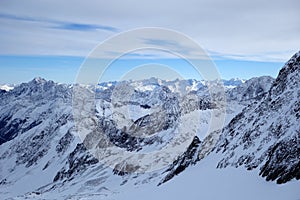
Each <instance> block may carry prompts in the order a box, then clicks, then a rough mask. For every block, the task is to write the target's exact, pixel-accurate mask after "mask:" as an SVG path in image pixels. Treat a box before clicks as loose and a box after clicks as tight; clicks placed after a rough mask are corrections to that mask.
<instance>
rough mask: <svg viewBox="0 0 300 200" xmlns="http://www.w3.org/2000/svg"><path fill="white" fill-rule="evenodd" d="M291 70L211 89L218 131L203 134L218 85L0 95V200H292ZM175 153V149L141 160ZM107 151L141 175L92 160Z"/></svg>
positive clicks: (154, 82)
mask: <svg viewBox="0 0 300 200" xmlns="http://www.w3.org/2000/svg"><path fill="white" fill-rule="evenodd" d="M299 63H300V53H297V54H295V55H294V56H293V57H292V58H291V59H290V60H289V61H288V62H287V63H286V65H285V66H284V67H283V69H282V70H281V71H280V73H279V75H278V77H277V78H276V80H274V79H273V78H271V77H257V78H253V79H250V80H248V81H243V80H238V79H232V80H230V81H223V83H224V85H225V97H226V104H224V105H225V106H226V107H225V110H224V112H225V121H224V126H225V128H224V129H222V130H221V129H217V128H211V126H210V124H211V121H210V119H211V118H213V117H214V116H215V115H216V116H220V112H219V111H220V110H222V108H220V105H219V104H217V103H216V102H217V101H218V100H220V99H221V100H223V99H224V97H222V96H220V95H221V94H222V93H221V92H219V91H217V92H216V93H215V94H213V95H210V94H209V88H210V87H212V86H211V85H218V84H219V82H212V83H209V82H205V81H196V80H175V81H163V80H159V79H155V78H152V79H148V80H143V81H129V82H126V81H125V82H119V83H118V82H110V83H101V84H99V85H97V86H84V85H64V84H57V83H54V82H52V81H46V80H44V79H41V78H35V79H34V80H32V81H31V82H29V83H23V84H21V85H18V86H15V87H14V88H13V89H11V90H9V91H3V90H1V91H2V92H0V99H1V100H0V107H1V109H0V136H1V137H0V197H1V198H0V199H41V200H42V199H47V200H52V199H91V200H93V199H115V200H119V199H120V200H121V199H122V200H124V199H125V200H126V199H183V198H186V199H201V198H203V199H226V200H227V199H258V200H260V199H261V200H265V199H272V200H273V199H278V200H279V199H280V200H281V199H284V200H297V199H299V198H300V192H299V191H300V190H299V188H300V187H299V186H300V182H299V181H298V179H299V173H300V172H299V171H300V170H299V156H300V150H299V148H300V145H299V132H300V130H299V127H300V126H299V124H300V123H299V112H300V111H299V107H300V105H299V99H300V98H299V96H300V92H299V90H300V87H299V86H300V85H299V84H300V78H299V72H300V69H299ZM75 88H76V93H74V91H75ZM124 91H125V92H124ZM128 91H130V92H129V93H130V95H128V94H127V93H128ZM76 94H77V95H78V94H79V98H78V99H75V100H74V95H75V96H76ZM85 97H92V98H85ZM81 102H83V104H80V103H81ZM90 105H91V106H90ZM222 105H223V104H222ZM222 105H221V107H222ZM77 107H79V109H78V108H77ZM241 111H242V112H241ZM77 112H78V113H77ZM79 132H80V133H81V134H78V133H79ZM82 133H84V134H82ZM146 133H147V135H146V136H143V137H139V136H140V135H142V134H146ZM178 134H179V135H180V137H179V138H177V137H176V136H177V135H178ZM104 138H107V139H108V141H107V140H104ZM176 138H177V140H176ZM170 141H175V143H174V144H173V143H172V142H170ZM176 143H181V144H183V145H182V146H181V147H182V148H180V149H176V148H175V149H174V151H171V152H169V153H168V154H165V155H163V153H161V155H159V156H161V157H159V158H160V159H157V158H156V157H154V160H151V159H150V161H149V159H148V160H147V159H146V160H143V158H144V157H143V156H142V155H147V154H150V153H151V152H153V151H155V150H157V151H159V152H160V151H162V150H164V149H165V148H166V145H167V146H168V145H170V144H173V145H175V144H176ZM112 144H113V146H116V147H117V148H115V149H117V150H119V149H121V150H122V151H124V152H125V151H126V152H129V154H130V153H132V154H137V155H139V159H140V160H139V161H142V162H143V164H144V165H139V166H133V165H132V164H130V162H129V161H130V159H131V157H130V156H129V157H128V159H127V157H125V156H126V155H127V154H121V152H119V153H116V154H112V153H111V154H110V155H114V156H113V159H112V158H111V157H110V156H108V157H105V156H103V157H101V159H100V160H98V159H97V158H96V157H97V156H98V154H102V153H103V152H105V151H103V149H106V150H107V149H109V150H110V152H114V150H115V149H112V148H111V146H112ZM117 152H118V151H117ZM164 153H165V152H164ZM173 154H174V155H175V157H174V160H171V161H170V159H169V158H170V157H172V156H174V155H173ZM130 155H131V154H130ZM102 158H103V159H102ZM124 158H125V160H123V161H122V159H124ZM155 159H157V160H155ZM162 163H163V164H162ZM239 166H241V167H239ZM243 166H245V167H243ZM236 167H238V168H236ZM150 168H151V169H152V168H153V169H155V170H149V169H150ZM247 169H248V170H247ZM266 180H268V181H266ZM158 185H159V186H158Z"/></svg>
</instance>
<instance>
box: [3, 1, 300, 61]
mask: <svg viewBox="0 0 300 200" xmlns="http://www.w3.org/2000/svg"><path fill="white" fill-rule="evenodd" d="M299 8H300V2H299V1H298V0H286V1H281V0H275V1H264V0H261V1H259V0H253V1H238V0H228V1H221V0H216V1H212V0H202V1H201V0H200V1H196V0H190V1H186V0H185V1H170V0H167V1H155V0H154V1H148V2H145V1H138V0H131V1H122V2H121V1H116V0H112V1H103V0H100V1H98V0H88V1H79V0H72V1H58V0H45V1H35V0H27V1H26V2H20V1H17V0H2V1H1V2H0V14H1V15H0V22H1V27H0V43H1V48H0V54H21V55H28V54H30V55H32V54H33V55H78V56H87V55H88V54H89V52H90V51H91V50H92V49H93V48H94V47H95V46H96V45H97V44H98V43H99V42H101V41H103V40H105V39H107V38H109V37H111V36H113V35H114V34H115V31H117V32H120V31H126V30H129V29H132V28H137V27H145V26H146V27H147V26H156V27H162V28H169V29H174V30H177V31H180V32H182V33H184V34H186V35H188V36H190V37H191V38H193V39H194V40H195V41H197V42H198V43H199V44H200V45H201V46H203V47H204V48H205V49H207V50H208V51H209V52H214V53H212V55H220V56H222V57H227V58H235V59H246V60H249V59H250V60H263V61H264V60H265V61H285V60H287V59H288V58H289V57H290V56H291V54H292V53H293V52H295V51H298V50H299V44H300V37H299V32H300V25H299V24H300V16H299ZM13 16H15V17H13ZM59 27H60V28H59ZM109 28H112V29H111V30H110V29H109ZM114 30H115V31H114Z"/></svg>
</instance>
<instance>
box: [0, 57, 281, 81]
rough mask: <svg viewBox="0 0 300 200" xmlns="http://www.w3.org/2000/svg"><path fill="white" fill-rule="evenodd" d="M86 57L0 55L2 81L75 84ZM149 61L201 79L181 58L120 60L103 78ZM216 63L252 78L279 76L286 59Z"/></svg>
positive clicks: (229, 73) (225, 71) (223, 70)
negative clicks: (44, 81)
mask: <svg viewBox="0 0 300 200" xmlns="http://www.w3.org/2000/svg"><path fill="white" fill-rule="evenodd" d="M84 59H85V58H84V57H71V56H0V63H1V66H0V70H1V74H0V77H1V82H0V83H1V84H4V83H9V84H13V83H21V82H27V81H29V80H31V79H33V77H38V76H39V77H43V78H46V79H48V80H54V81H56V82H61V83H73V82H74V81H75V79H76V76H77V73H78V71H79V68H80V66H81V65H82V63H83V62H84ZM147 63H159V64H162V65H167V66H169V67H170V68H172V69H173V70H175V71H176V72H178V73H179V74H180V75H181V76H182V77H183V78H193V79H200V78H201V77H200V75H199V74H198V73H197V71H195V69H194V68H193V67H192V66H191V65H190V64H189V63H187V62H186V61H184V60H182V59H120V60H118V61H116V62H114V63H112V64H111V66H110V68H109V69H108V71H106V72H105V74H104V76H103V79H102V80H104V81H112V80H119V79H120V78H121V77H122V75H124V74H125V73H126V72H128V71H130V70H131V69H133V68H135V67H136V66H140V65H143V64H147ZM214 63H215V65H216V66H217V69H218V71H219V73H220V75H221V78H223V79H230V78H237V77H238V78H242V79H249V78H251V77H255V76H262V75H269V76H273V77H276V76H277V74H278V72H279V70H280V68H281V67H282V66H283V65H284V63H283V62H258V61H243V60H234V59H226V60H220V59H219V58H216V59H214ZM153 74H155V73H153ZM149 76H151V74H149Z"/></svg>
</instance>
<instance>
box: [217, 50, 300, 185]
mask: <svg viewBox="0 0 300 200" xmlns="http://www.w3.org/2000/svg"><path fill="white" fill-rule="evenodd" d="M217 152H221V153H222V154H223V158H222V159H221V161H220V162H219V164H218V167H219V168H224V167H227V166H235V167H238V166H245V167H246V168H247V169H248V170H251V169H254V168H259V170H260V175H262V176H263V177H266V180H272V181H273V180H276V181H277V183H285V182H287V181H290V180H292V179H297V180H298V179H300V52H298V53H296V54H295V55H294V56H293V57H292V58H291V59H290V60H289V61H288V62H287V63H286V64H285V66H284V67H283V68H282V69H281V70H280V72H279V75H278V77H277V78H276V80H275V82H274V83H273V85H272V86H271V88H270V90H269V92H268V93H267V94H266V95H265V96H264V97H263V98H262V100H261V101H260V102H257V103H254V104H252V105H249V106H248V107H247V108H245V109H244V110H243V111H242V112H241V113H240V114H238V115H237V116H236V117H234V119H233V120H232V121H231V122H230V123H229V125H228V126H227V127H226V128H225V129H224V131H223V133H222V136H221V139H220V141H219V143H218V145H217Z"/></svg>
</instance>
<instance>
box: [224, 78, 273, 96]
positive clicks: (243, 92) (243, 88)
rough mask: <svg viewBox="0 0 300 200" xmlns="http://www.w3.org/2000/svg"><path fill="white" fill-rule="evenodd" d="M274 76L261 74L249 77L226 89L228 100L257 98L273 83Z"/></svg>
mask: <svg viewBox="0 0 300 200" xmlns="http://www.w3.org/2000/svg"><path fill="white" fill-rule="evenodd" d="M273 81H274V78H272V77H270V76H261V77H254V78H251V79H249V80H247V81H245V82H244V83H242V84H240V85H238V86H237V87H235V88H233V89H232V90H229V91H228V100H238V101H247V100H253V99H254V100H255V99H259V98H260V97H261V95H263V94H264V93H266V92H268V91H269V89H270V87H271V85H272V84H273Z"/></svg>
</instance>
